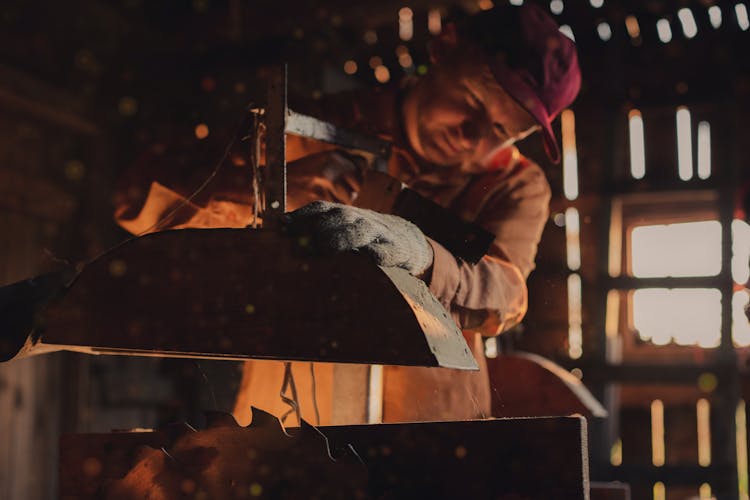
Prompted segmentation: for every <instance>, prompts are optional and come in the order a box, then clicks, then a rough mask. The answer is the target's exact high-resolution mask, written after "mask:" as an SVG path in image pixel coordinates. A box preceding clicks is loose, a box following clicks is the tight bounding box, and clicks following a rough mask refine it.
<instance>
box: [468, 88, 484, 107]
mask: <svg viewBox="0 0 750 500" xmlns="http://www.w3.org/2000/svg"><path fill="white" fill-rule="evenodd" d="M466 100H467V101H468V103H469V106H471V107H472V108H481V107H482V101H480V100H479V98H478V97H477V96H475V95H474V94H473V93H471V92H469V93H468V94H467V96H466Z"/></svg>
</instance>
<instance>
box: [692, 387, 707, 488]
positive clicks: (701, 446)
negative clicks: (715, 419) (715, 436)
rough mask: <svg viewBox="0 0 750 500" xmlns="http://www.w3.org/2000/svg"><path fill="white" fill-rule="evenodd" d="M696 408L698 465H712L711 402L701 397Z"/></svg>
mask: <svg viewBox="0 0 750 500" xmlns="http://www.w3.org/2000/svg"><path fill="white" fill-rule="evenodd" d="M695 410H696V417H697V420H698V465H700V466H701V467H708V466H709V465H711V404H710V403H709V402H708V400H707V399H699V400H698V403H696V407H695ZM709 491H710V489H709Z"/></svg>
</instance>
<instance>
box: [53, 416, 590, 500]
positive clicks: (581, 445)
mask: <svg viewBox="0 0 750 500" xmlns="http://www.w3.org/2000/svg"><path fill="white" fill-rule="evenodd" d="M255 412H257V410H254V414H253V415H254V416H253V418H254V419H255V418H256V417H255V415H256V413H255ZM258 414H259V415H261V416H262V418H264V419H266V420H267V419H268V415H263V414H262V413H258ZM209 427H211V426H209ZM317 429H318V430H319V431H320V433H321V434H322V435H323V436H325V438H326V440H327V443H328V446H329V447H330V450H331V454H332V456H334V457H338V456H341V455H342V454H343V453H345V452H347V451H352V450H353V452H355V453H356V455H357V456H358V457H360V459H361V462H362V464H363V465H364V467H365V469H366V474H367V489H366V496H363V497H360V498H368V499H369V498H372V499H375V498H404V499H407V498H408V499H414V498H430V499H436V500H437V499H451V500H453V499H458V498H472V499H500V500H517V499H519V498H523V499H527V498H528V499H532V498H533V499H566V500H577V499H578V500H588V498H589V473H588V461H587V460H588V448H587V440H586V420H585V419H584V418H582V417H557V418H513V419H489V420H473V421H460V422H424V423H407V424H379V425H351V426H336V427H328V426H323V427H318V428H317ZM308 430H309V429H308ZM287 432H289V433H290V434H292V435H295V434H296V433H297V432H305V429H304V428H303V429H302V430H301V431H300V430H297V429H287ZM218 434H219V433H213V434H212V433H207V437H216V438H221V439H213V442H212V446H211V447H213V448H215V455H217V456H221V455H222V454H225V455H226V458H227V460H225V463H228V464H232V463H241V462H242V461H243V460H246V457H247V453H246V451H247V450H245V449H242V448H241V447H238V446H236V444H237V443H242V442H246V443H255V444H256V446H254V451H255V454H254V456H257V457H261V456H263V454H264V452H265V450H264V446H265V447H269V448H270V449H269V450H268V452H266V455H268V456H272V453H273V451H274V450H275V449H276V448H277V447H278V444H279V443H278V440H269V439H267V436H265V435H263V426H261V427H260V429H259V428H257V427H256V428H253V425H252V424H251V426H250V427H248V428H242V427H236V426H232V425H231V422H230V424H228V426H227V427H224V428H223V429H222V430H221V435H218ZM277 434H278V432H277ZM256 436H257V437H256ZM173 442H174V437H172V436H171V435H170V432H168V431H154V432H131V433H127V432H126V433H113V434H71V435H65V436H63V437H62V438H61V441H60V471H61V473H60V496H61V497H62V498H76V499H86V498H94V497H95V496H94V495H95V493H96V492H101V491H103V490H105V489H106V485H110V484H113V482H116V481H121V480H122V478H125V477H127V475H128V474H131V473H132V472H133V470H134V468H135V466H136V465H137V460H136V463H135V464H134V458H135V457H136V456H137V451H138V450H139V448H141V447H142V446H148V447H150V449H152V450H158V449H159V448H161V447H165V448H166V449H168V450H169V449H172V447H171V443H173ZM290 443H292V441H290ZM196 444H201V445H204V444H205V443H196ZM283 444H284V443H282V445H283ZM203 447H204V448H205V446H203ZM318 448H319V446H318ZM231 453H234V454H235V455H236V456H235V457H230V456H229V454H231ZM231 458H234V460H232V459H231ZM281 458H282V459H281V460H279V457H278V456H276V462H275V463H274V464H273V465H274V473H273V475H272V476H273V477H280V476H283V475H284V471H285V470H286V469H295V468H300V467H301V466H302V465H303V463H302V462H301V461H300V460H298V459H297V458H296V457H295V455H293V454H290V455H289V456H288V457H287V459H286V460H283V457H281ZM320 460H321V461H325V460H326V458H325V457H321V458H320ZM230 468H231V469H234V466H233V465H232V466H230ZM87 472H88V473H87ZM217 472H223V473H224V474H231V473H232V470H225V471H217ZM253 472H254V471H252V472H250V471H248V474H249V475H250V476H251V478H252V479H253V480H254V481H253V482H255V481H257V482H258V483H260V484H261V486H263V488H262V489H261V490H259V491H262V492H268V491H269V490H271V489H272V488H273V487H274V486H276V485H274V484H271V482H270V477H269V480H267V481H266V482H264V481H263V480H262V478H259V477H258V475H257V474H255V475H253ZM309 472H310V473H309V474H306V475H305V474H304V473H303V474H302V476H300V477H298V479H297V480H298V483H297V484H294V485H290V486H291V487H292V488H299V487H300V485H304V486H306V487H307V488H308V490H309V491H310V492H315V491H318V489H319V488H321V487H325V486H329V485H323V484H321V482H322V481H324V480H325V478H322V477H320V476H318V475H316V474H315V472H314V471H313V470H311V471H309ZM204 477H205V475H199V478H190V479H193V480H195V479H198V480H199V481H200V480H201V479H200V478H204ZM244 477H247V476H244ZM341 486H342V491H346V487H347V486H348V485H347V484H342V485H341ZM329 487H330V486H329ZM256 490H257V488H256ZM284 493H285V492H284V490H283V487H282V489H278V490H276V494H277V495H279V496H277V497H275V498H289V497H288V496H284ZM328 494H329V495H334V496H333V498H335V497H336V496H335V495H336V494H337V492H336V491H335V489H334V490H333V491H329V492H328ZM266 498H267V497H266ZM327 498H332V497H331V496H328V497H327Z"/></svg>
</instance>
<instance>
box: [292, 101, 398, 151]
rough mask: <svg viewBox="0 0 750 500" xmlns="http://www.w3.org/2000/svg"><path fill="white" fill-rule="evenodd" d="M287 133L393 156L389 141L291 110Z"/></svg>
mask: <svg viewBox="0 0 750 500" xmlns="http://www.w3.org/2000/svg"><path fill="white" fill-rule="evenodd" d="M286 132H287V133H289V134H295V135H300V136H303V137H309V138H310V139H316V140H318V141H322V142H327V143H329V144H335V145H337V146H341V147H343V148H347V149H357V150H359V151H364V152H367V153H372V154H374V155H376V156H380V157H382V158H388V157H389V156H390V154H391V143H390V142H388V141H384V140H382V139H379V138H378V137H371V136H367V135H362V134H358V133H356V132H352V131H350V130H345V129H342V128H340V127H336V126H335V125H333V124H331V123H328V122H325V121H323V120H319V119H317V118H315V117H312V116H308V115H303V114H301V113H297V112H294V111H292V110H289V111H288V113H287V118H286Z"/></svg>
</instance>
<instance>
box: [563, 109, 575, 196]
mask: <svg viewBox="0 0 750 500" xmlns="http://www.w3.org/2000/svg"><path fill="white" fill-rule="evenodd" d="M560 120H561V122H562V143H563V147H562V149H563V192H564V194H565V197H566V198H567V199H569V200H575V199H576V198H578V153H577V151H576V122H575V115H574V114H573V112H572V111H571V110H569V109H566V110H565V111H563V112H562V115H561V117H560Z"/></svg>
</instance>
